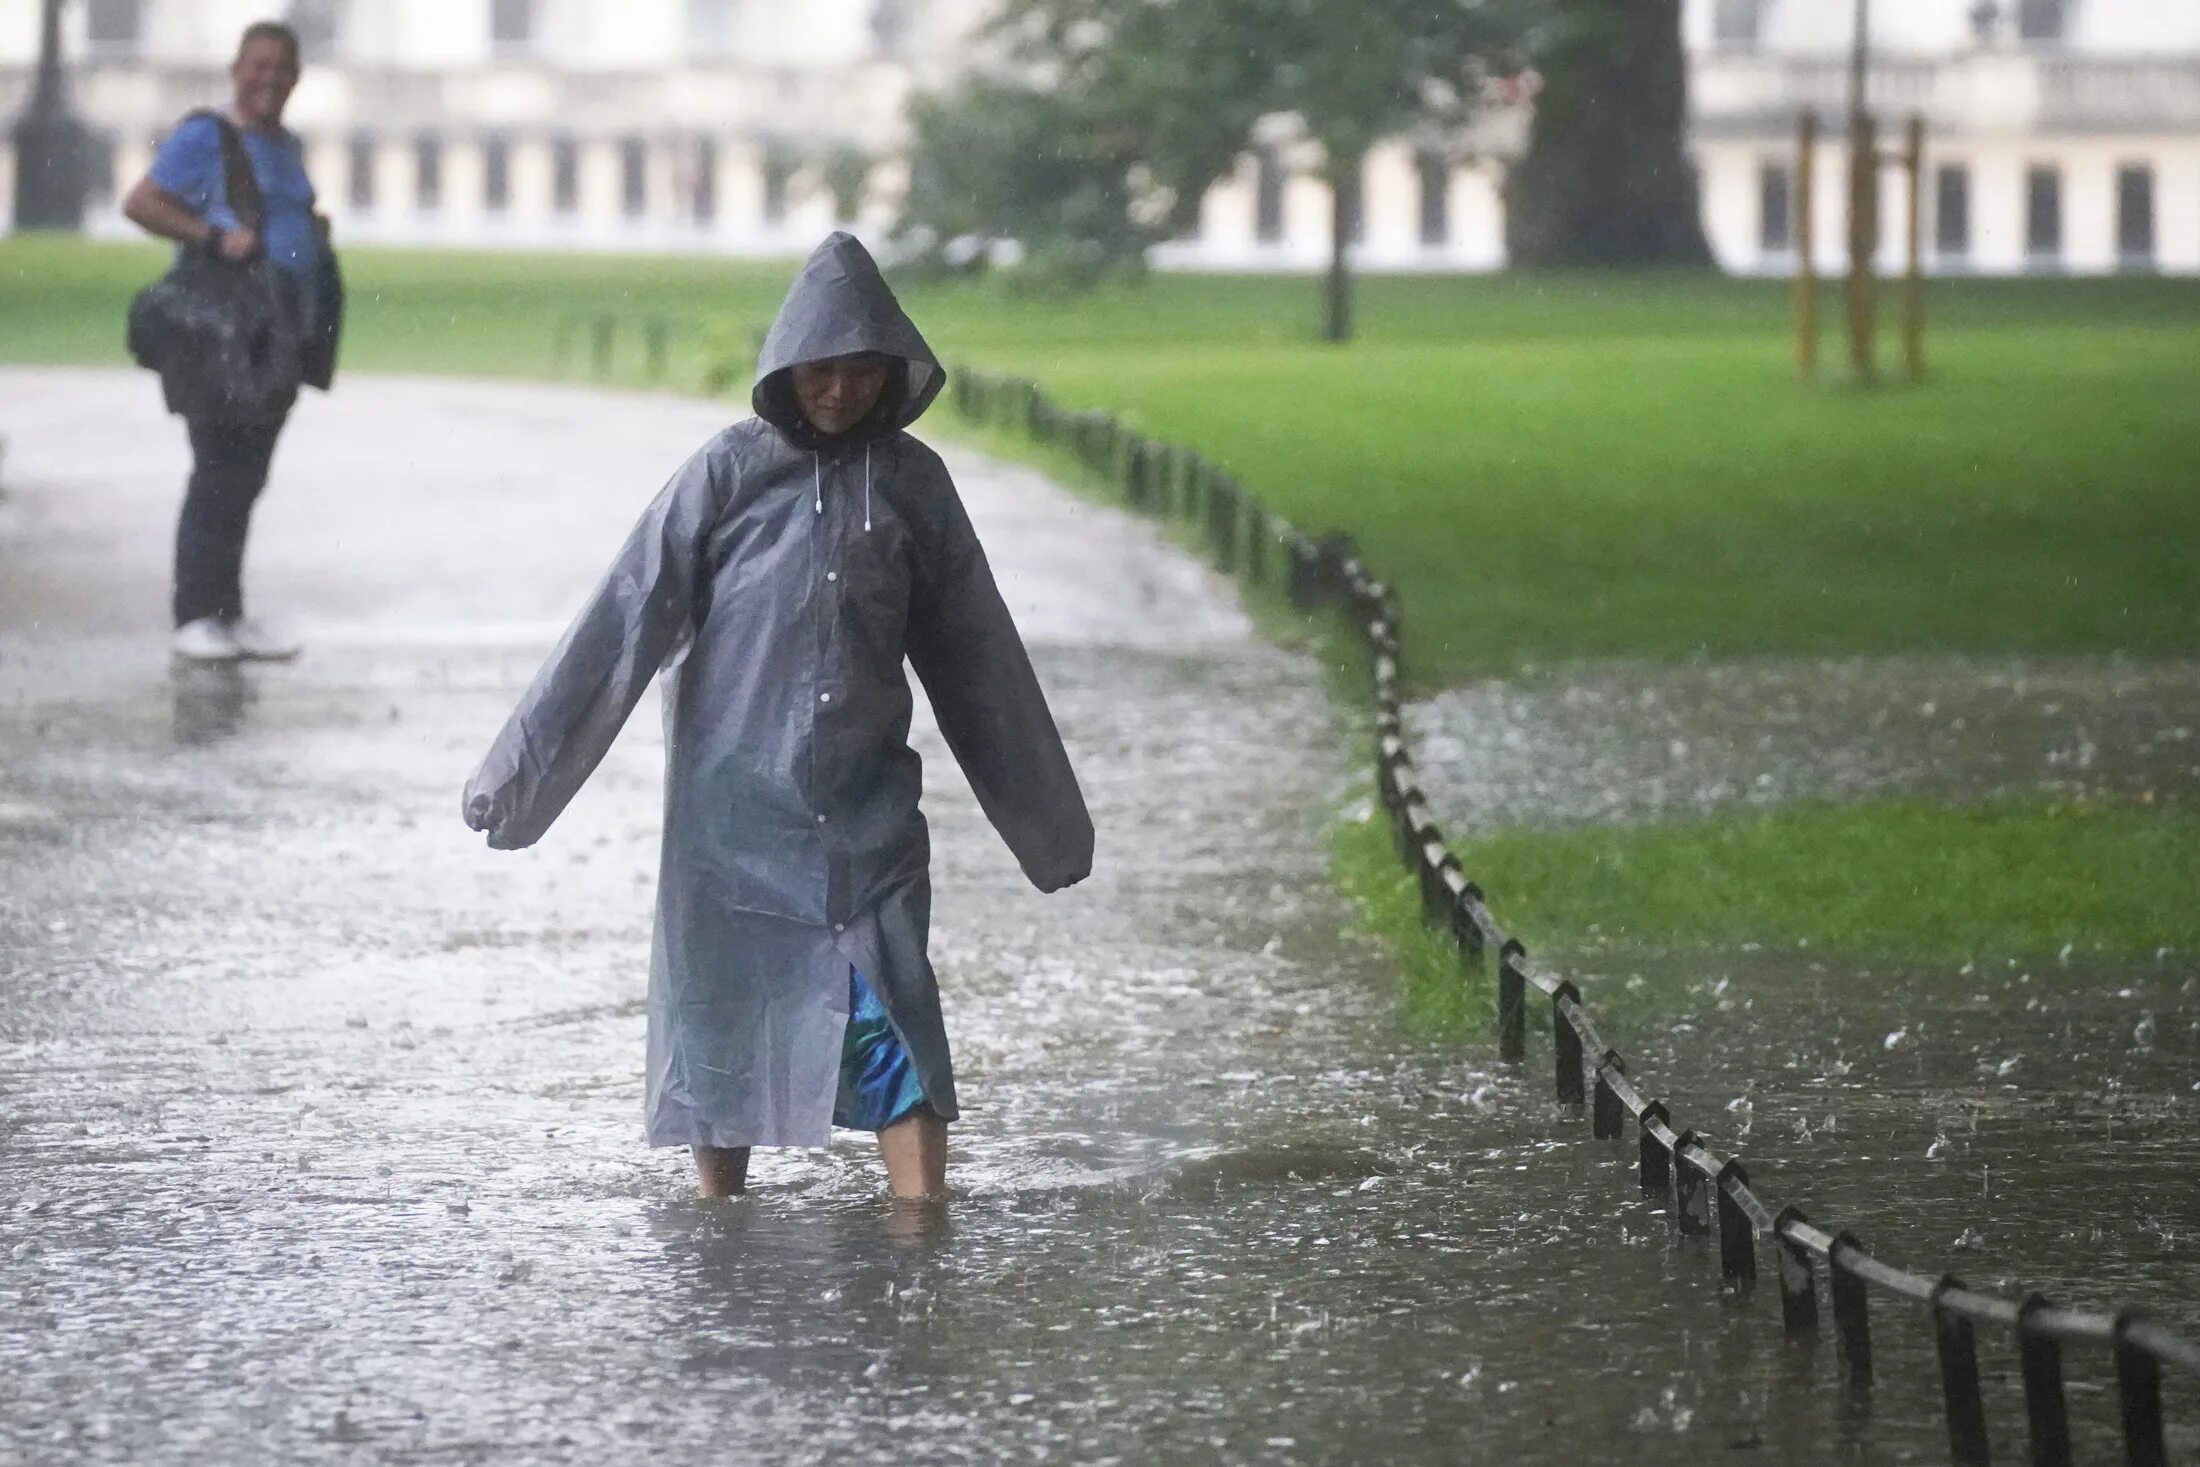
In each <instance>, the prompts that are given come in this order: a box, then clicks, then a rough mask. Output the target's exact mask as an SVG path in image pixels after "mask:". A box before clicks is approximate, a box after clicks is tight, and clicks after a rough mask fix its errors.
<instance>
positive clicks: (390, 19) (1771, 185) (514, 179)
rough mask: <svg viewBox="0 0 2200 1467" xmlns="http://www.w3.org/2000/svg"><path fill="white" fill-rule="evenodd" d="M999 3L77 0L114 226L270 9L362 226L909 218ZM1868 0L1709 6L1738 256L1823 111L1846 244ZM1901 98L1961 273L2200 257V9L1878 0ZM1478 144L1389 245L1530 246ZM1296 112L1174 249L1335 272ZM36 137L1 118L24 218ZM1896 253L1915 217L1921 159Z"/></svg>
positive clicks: (1, 187)
mask: <svg viewBox="0 0 2200 1467" xmlns="http://www.w3.org/2000/svg"><path fill="white" fill-rule="evenodd" d="M40 6H41V0H0V118H13V117H14V116H16V115H17V114H18V113H19V112H20V110H21V109H22V107H23V105H24V103H25V101H26V99H27V97H28V96H29V93H30V89H31V84H32V77H33V73H34V70H35V63H36V58H37V50H38V29H39V12H40ZM987 8H988V0H803V3H800V4H793V3H788V0H65V5H64V9H63V50H64V54H65V56H66V58H67V62H68V70H69V75H70V84H71V92H72V97H73V100H74V103H75V106H76V108H77V110H78V112H79V113H80V115H81V116H82V117H83V118H84V119H85V121H86V122H88V123H89V124H90V126H91V127H92V128H93V129H94V131H95V146H94V150H93V156H94V158H95V160H96V161H95V167H94V181H95V196H94V204H93V208H92V212H91V215H90V220H89V226H90V228H91V229H92V230H93V231H94V232H95V233H101V234H120V233H125V232H127V230H128V226H127V225H126V224H125V223H124V222H123V221H122V220H121V219H120V217H119V215H118V214H117V212H116V208H115V199H116V196H117V193H118V192H119V190H121V189H123V188H126V187H127V186H128V184H129V183H130V182H131V181H132V180H134V179H135V178H136V177H137V176H138V175H139V174H140V173H141V172H142V171H143V170H144V168H145V165H146V163H147V162H148V160H149V159H150V156H151V151H152V149H153V147H154V146H155V145H156V144H157V142H158V140H159V138H160V137H161V136H162V134H163V133H164V132H165V131H166V129H167V128H168V127H170V126H171V125H173V123H174V121H175V119H176V118H177V117H179V116H180V115H181V114H182V113H184V112H185V111H187V110H189V109H190V108H191V107H193V106H198V105H204V104H206V103H209V102H214V101H218V100H220V99H221V98H223V97H224V96H225V95H226V87H227V81H226V76H225V69H226V66H227V63H228V60H229V56H230V52H231V49H232V48H233V46H234V44H235V40H236V36H237V34H238V32H239V31H240V30H242V29H243V27H244V26H245V24H246V23H247V22H249V21H252V20H255V19H260V18H263V17H265V16H270V15H272V16H274V17H276V18H281V19H286V20H288V21H289V22H290V23H291V24H293V25H294V26H296V27H297V28H298V30H299V32H300V33H301V35H302V36H303V37H304V39H305V45H306V51H307V62H308V66H307V71H306V78H305V81H304V83H303V84H302V85H301V86H300V88H299V90H298V93H297V96H296V97H295V98H294V99H293V102H292V105H291V112H290V119H289V120H290V123H291V126H292V127H293V128H294V129H295V130H296V131H297V132H298V133H299V134H300V135H301V136H302V137H303V138H304V139H305V141H306V145H307V148H308V150H309V165H310V168H311V171H312V174H313V177H314V179H315V181H316V183H317V184H318V186H319V187H320V189H321V192H322V196H323V202H324V206H325V207H327V208H328V210H329V211H330V212H331V213H332V214H334V215H335V216H336V217H337V219H338V221H339V225H340V228H341V230H342V233H343V237H344V238H346V239H351V240H363V241H388V242H402V243H420V244H431V243H432V244H447V245H464V246H498V247H568V248H593V249H602V248H636V249H693V250H718V251H725V252H730V253H772V252H786V251H790V250H796V249H800V248H804V247H806V246H807V245H808V244H810V243H812V242H814V241H815V240H816V238H817V237H818V236H819V235H821V234H822V233H823V232H824V231H825V230H827V229H829V228H831V227H832V226H834V225H836V224H843V225H852V226H854V227H857V228H859V229H862V230H864V231H866V232H868V233H871V234H873V235H877V234H882V233H883V232H884V229H885V228H886V226H887V225H888V224H889V223H890V222H891V220H892V218H893V216H894V212H895V208H896V204H897V201H898V197H899V193H900V189H901V181H902V179H903V177H904V176H905V175H904V169H903V164H902V163H901V161H900V158H899V156H898V152H899V148H900V146H901V144H902V141H903V138H904V124H903V104H904V102H905V101H906V99H907V98H908V96H909V95H910V94H911V93H912V92H913V91H915V90H919V89H925V88H933V87H938V86H942V85H946V84H950V83H952V81H953V80H954V78H955V77H956V76H957V75H958V74H960V73H961V72H962V71H963V70H964V69H966V68H967V67H969V66H970V65H972V64H973V63H974V62H975V61H976V60H977V59H979V58H980V57H982V55H983V48H982V46H980V45H978V44H977V43H976V42H974V40H973V32H974V31H975V29H976V27H977V25H978V23H979V21H980V20H981V19H982V17H983V15H984V13H985V11H986V9H987ZM1850 17H1851V6H1850V4H1849V3H1847V0H1687V8H1686V10H1685V13H1684V22H1683V24H1684V35H1685V39H1686V42H1687V45H1688V48H1689V54H1690V58H1691V61H1690V66H1691V75H1690V86H1691V105H1692V109H1693V127H1692V135H1693V139H1694V148H1695V156H1696V160H1697V164H1698V167H1699V169H1700V173H1701V179H1702V186H1703V206H1704V219H1705V225H1706V228H1707V231H1708V233H1709V236H1710V240H1711V244H1712V248H1713V250H1714V252H1715V253H1716V255H1717V256H1718V258H1719V260H1720V262H1721V263H1722V264H1724V265H1725V266H1726V267H1727V268H1728V269H1730V270H1734V271H1739V272H1785V271H1787V270H1789V269H1791V268H1792V267H1793V264H1794V261H1795V253H1796V249H1797V246H1798V241H1797V240H1796V238H1795V231H1794V204H1795V199H1794V190H1795V176H1796V169H1795V156H1794V155H1795V142H1794V138H1795V119H1796V114H1797V111H1798V109H1800V108H1802V107H1805V106H1808V107H1812V108H1815V109H1817V110H1818V112H1819V114H1820V117H1821V120H1822V122H1823V123H1824V124H1825V132H1826V141H1825V142H1824V143H1823V144H1822V155H1821V157H1820V159H1819V160H1818V167H1817V169H1816V174H1817V185H1816V186H1817V189H1818V197H1817V199H1816V200H1815V203H1816V236H1817V237H1816V238H1815V240H1813V241H1812V247H1813V249H1814V250H1815V251H1816V252H1817V254H1818V256H1819V257H1820V259H1821V260H1822V262H1823V263H1824V264H1825V265H1826V266H1827V268H1829V269H1830V268H1834V267H1836V266H1837V264H1838V257H1839V255H1840V253H1841V249H1842V240H1843V232H1844V228H1845V225H1844V222H1843V208H1842V199H1841V197H1840V193H1841V189H1842V166H1841V156H1842V148H1841V142H1840V137H1839V131H1840V118H1841V115H1842V113H1843V111H1844V109H1845V106H1846V84H1847V82H1846V77H1847V71H1846V68H1847V58H1848V46H1849V39H1850ZM1872 40H1873V54H1872V67H1871V83H1870V98H1871V103H1872V106H1873V107H1874V109H1875V110H1876V111H1877V113H1878V114H1879V116H1880V117H1881V119H1882V121H1883V124H1884V125H1886V126H1887V127H1888V128H1889V129H1890V130H1891V129H1893V128H1896V127H1898V126H1899V123H1900V121H1901V119H1902V118H1904V117H1906V116H1907V115H1908V114H1909V113H1911V112H1913V111H1917V112H1922V113H1923V114H1924V116H1925V119H1926V124H1927V128H1928V133H1927V137H1928V145H1927V146H1928V166H1927V182H1926V187H1925V191H1924V204H1923V209H1924V211H1925V214H1926V218H1925V221H1924V223H1925V229H1924V238H1925V247H1926V253H1927V260H1928V264H1929V266H1930V268H1932V269H1935V270H1938V271H1943V272H1955V271H1977V272H1981V273H2012V272H2025V271H2031V272H2051V271H2069V272H2106V271H2114V270H2124V269H2156V270H2165V271H2196V270H2200V3H2196V0H1899V3H1890V0H1878V3H1877V4H1875V5H1874V7H1873V37H1872ZM1529 90H1530V89H1526V88H1524V89H1521V90H1518V91H1514V92H1509V93H1506V94H1504V95H1502V96H1501V97H1500V98H1499V100H1498V104H1497V106H1496V107H1495V108H1494V110H1493V111H1492V113H1491V114H1490V115H1489V116H1488V118H1487V119H1486V121H1485V123H1484V124H1483V126H1482V127H1481V129H1480V130H1479V131H1478V133H1477V134H1476V135H1475V136H1474V137H1471V138H1469V139H1468V140H1467V146H1466V148H1465V149H1464V151H1463V153H1462V151H1461V150H1459V149H1457V148H1454V149H1451V150H1449V151H1446V152H1441V153H1439V152H1434V151H1428V150H1422V149H1419V148H1416V147H1415V146H1414V145H1413V144H1412V143H1411V142H1410V141H1405V140H1401V141H1398V142H1395V143H1393V144H1391V145H1389V146H1387V147H1385V148H1381V149H1378V150H1377V151H1376V152H1375V153H1374V154H1373V155H1372V156H1371V157H1370V159H1369V162H1368V172H1367V178H1366V184H1365V203H1364V207H1363V214H1362V218H1361V220H1360V224H1359V233H1358V240H1357V245H1356V255H1357V257H1358V261H1359V263H1360V264H1361V265H1362V266H1363V267H1364V268H1369V269H1377V270H1381V269H1436V270H1446V269H1489V268H1493V267H1495V266H1498V265H1500V264H1502V263H1503V259H1504V245H1503V235H1504V231H1503V179H1504V169H1505V164H1506V160H1507V158H1508V157H1509V156H1511V155H1512V154H1513V153H1514V152H1516V151H1517V149H1518V148H1519V146H1520V140H1521V138H1522V136H1523V135H1524V123H1525V118H1526V112H1527V108H1528V106H1529V105H1531V103H1530V99H1529V95H1528V91H1529ZM1309 162H1310V160H1309V159H1308V158H1307V157H1306V156H1303V155H1302V154H1301V153H1299V152H1297V151H1295V150H1294V148H1293V146H1292V145H1291V144H1290V142H1289V141H1288V139H1287V138H1282V139H1279V141H1278V143H1277V144H1276V146H1274V147H1269V148H1262V149H1259V150H1257V151H1256V152H1254V153H1252V154H1250V155H1248V156H1247V157H1246V158H1244V159H1243V160H1242V161H1241V164H1240V167H1239V169H1238V171H1237V173H1236V174H1235V176H1233V177H1232V178H1230V179H1228V180H1226V181H1225V182H1223V183H1222V184H1219V185H1217V186H1216V187H1215V188H1214V189H1213V190H1212V191H1211V192H1210V193H1209V194H1208V196H1207V198H1206V200H1205V201H1204V204H1203V206H1202V209H1201V217H1200V226H1199V229H1198V230H1197V232H1196V233H1195V234H1193V235H1191V236H1189V237H1187V238H1184V239H1180V240H1177V241H1173V242H1172V243H1170V244H1168V245H1165V246H1163V247H1161V250H1160V251H1159V255H1160V259H1161V262H1162V263H1164V264H1169V265H1177V266H1189V267H1206V268H1220V269H1279V268H1280V269H1295V268H1303V269H1314V268H1319V267H1320V266H1321V265H1322V264H1324V263H1325V262H1326V260H1327V250H1328V226H1329V199H1328V189H1327V187H1326V185H1324V184H1323V183H1322V182H1321V181H1320V180H1319V179H1318V178H1317V177H1315V176H1314V174H1313V172H1312V170H1311V168H1310V166H1309ZM12 169H13V159H12V157H10V156H8V154H7V151H6V147H5V143H4V141H0V211H4V210H5V209H6V208H7V201H8V199H9V198H10V197H11V196H12V193H13V189H12V187H10V183H11V175H12ZM1885 185H1886V189H1887V195H1886V199H1885V201H1884V204H1883V206H1882V209H1881V218H1882V220H1883V221H1884V224H1885V228H1884V230H1883V238H1884V240H1885V242H1886V247H1887V254H1888V259H1889V262H1890V263H1892V261H1893V256H1894V249H1895V245H1896V243H1897V242H1898V241H1899V240H1900V239H1901V237H1902V232H1903V224H1904V221H1903V201H1902V198H1901V196H1900V191H1899V186H1898V184H1897V181H1896V179H1895V177H1894V175H1893V174H1892V173H1891V172H1890V174H1889V175H1888V177H1887V178H1886V180H1885Z"/></svg>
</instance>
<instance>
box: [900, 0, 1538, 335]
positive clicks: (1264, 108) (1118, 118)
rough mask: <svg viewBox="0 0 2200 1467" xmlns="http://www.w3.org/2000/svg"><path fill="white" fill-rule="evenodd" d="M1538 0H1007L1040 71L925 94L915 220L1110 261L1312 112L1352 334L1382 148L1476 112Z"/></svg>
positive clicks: (1023, 68)
mask: <svg viewBox="0 0 2200 1467" xmlns="http://www.w3.org/2000/svg"><path fill="white" fill-rule="evenodd" d="M1529 9H1530V0H1197V3H1191V0H1007V4H1006V5H1005V6H1004V8H1003V10H1002V12H1001V15H1000V17H999V19H998V20H997V21H996V23H995V29H994V35H995V36H996V37H997V38H998V39H1000V40H1002V41H1003V42H1005V44H1006V49H1007V52H1008V55H1009V57H1010V58H1011V60H1012V62H1013V63H1014V64H1015V65H1016V66H1017V67H1018V68H1019V72H1020V76H1021V77H1022V78H1023V79H1019V80H1015V81H1005V80H1000V79H993V80H987V81H981V82H977V83H973V84H972V85H970V86H969V87H967V88H966V89H965V90H964V91H963V92H962V93H960V94H959V95H957V96H954V97H949V98H943V99H936V100H933V101H930V102H927V103H925V104H923V105H922V106H920V107H919V109H918V112H917V154H918V158H919V165H918V167H919V176H920V181H919V183H918V184H917V186H916V187H914V188H913V190H912V198H911V208H910V211H909V223H910V224H911V226H912V227H913V229H914V231H915V232H917V233H918V234H920V235H922V234H928V235H930V236H932V237H934V238H938V239H949V238H954V237H956V234H957V233H958V232H960V233H962V234H964V235H971V236H976V237H979V238H986V239H991V238H1001V237H1009V236H1013V237H1015V238H1018V239H1020V240H1022V241H1023V242H1024V243H1025V244H1026V245H1027V246H1033V245H1037V246H1039V247H1040V248H1052V249H1057V250H1068V251H1072V252H1074V253H1076V254H1077V255H1078V256H1080V257H1082V258H1089V259H1091V260H1093V261H1095V262H1097V266H1098V268H1106V267H1107V266H1109V265H1113V264H1119V263H1123V262H1126V261H1129V260H1132V259H1134V258H1137V257H1140V256H1142V255H1143V252H1144V250H1145V248H1146V247H1147V246H1148V245H1150V244H1153V243H1155V242H1157V241H1159V240H1162V239H1166V238H1169V237H1171V236H1173V235H1177V234H1181V233H1184V232H1185V231H1187V230H1188V229H1189V228H1190V227H1191V226H1192V225H1193V224H1194V223H1195V222H1196V221H1197V218H1198V210H1199V203H1200V200H1201V198H1202V197H1203V196H1204V195H1205V193H1206V192H1207V190H1208V188H1209V187H1211V186H1212V185H1213V184H1214V183H1216V182H1217V181H1218V180H1220V179H1222V178H1223V177H1226V176H1227V175H1228V174H1229V173H1230V172H1231V171H1232V170H1233V169H1234V168H1235V167H1236V164H1237V160H1238V158H1239V156H1240V155H1241V154H1243V153H1244V152H1245V150H1246V149H1247V147H1248V146H1249V145H1251V143H1252V142H1253V141H1254V139H1255V136H1256V130H1257V129H1261V128H1264V127H1270V128H1272V127H1275V126H1276V125H1277V123H1278V122H1285V124H1286V125H1288V122H1287V120H1288V119H1295V120H1296V124H1297V126H1298V127H1299V128H1301V129H1302V130H1303V133H1304V135H1305V136H1306V137H1308V138H1310V139H1311V140H1312V141H1314V142H1315V143H1317V144H1318V145H1319V146H1320V150H1321V155H1322V159H1323V162H1322V171H1323V173H1324V176H1325V177H1327V178H1328V179H1329V180H1330V182H1331V183H1332V185H1333V186H1334V188H1335V194H1336V197H1337V200H1338V207H1337V209H1336V211H1335V217H1334V219H1333V225H1334V229H1333V234H1334V238H1333V239H1332V258H1333V261H1334V265H1333V269H1332V272H1331V280H1330V291H1329V304H1330V309H1329V312H1328V319H1327V324H1328V326H1329V328H1330V332H1331V334H1332V335H1337V336H1342V335H1344V334H1348V332H1349V313H1348V311H1346V310H1343V309H1341V307H1342V306H1343V305H1344V302H1343V301H1342V300H1340V290H1341V287H1342V285H1343V284H1344V282H1345V280H1346V276H1345V274H1344V271H1343V266H1344V261H1345V255H1344V250H1345V246H1346V244H1347V243H1348V229H1347V226H1348V223H1349V219H1350V216H1351V215H1352V213H1354V212H1355V211H1356V209H1357V206H1358V191H1359V178H1360V171H1361V169H1362V167H1363V166H1364V164H1365V161H1366V158H1367V154H1368V151H1369V150H1370V149H1371V148H1372V147H1373V146H1374V145H1375V144H1376V143H1377V142H1379V141H1381V140H1382V139H1384V138H1387V137H1392V136H1396V135H1398V134H1400V133H1404V132H1412V131H1419V132H1437V131H1442V130H1446V129H1451V128H1456V127H1457V126H1459V125H1461V124H1462V123H1464V122H1465V121H1466V120H1467V119H1468V117H1469V116H1470V115H1471V113H1472V111H1473V109H1474V107H1475V105H1476V103H1477V102H1478V101H1479V99H1480V98H1481V96H1482V95H1483V91H1484V82H1485V79H1486V77H1487V76H1488V75H1489V74H1490V73H1491V72H1493V71H1495V70H1502V69H1505V68H1507V67H1508V66H1510V65H1511V64H1513V59H1514V57H1515V55H1516V48H1517V45H1518V42H1519V38H1520V36H1521V34H1522V23H1523V17H1524V16H1525V15H1526V14H1527V13H1528V11H1529ZM1271 119H1273V120H1274V121H1271ZM1035 127H1036V128H1040V129H1044V130H1027V129H1030V128H1035ZM989 133H990V134H991V135H990V136H988V134H989ZM1035 139H1043V140H1044V141H1043V142H1040V143H1038V144H1037V145H1036V146H1035V145H1034V140H1035ZM951 153H952V154H953V155H954V156H950V154H951ZM1049 190H1057V191H1058V192H1054V193H1051V194H1050V193H1049Z"/></svg>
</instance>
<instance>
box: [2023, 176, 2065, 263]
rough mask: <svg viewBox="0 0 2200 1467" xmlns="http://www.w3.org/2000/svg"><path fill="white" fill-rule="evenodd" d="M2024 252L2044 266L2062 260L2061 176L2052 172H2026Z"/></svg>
mask: <svg viewBox="0 0 2200 1467" xmlns="http://www.w3.org/2000/svg"><path fill="white" fill-rule="evenodd" d="M2024 252H2025V254H2027V255H2029V256H2030V257H2031V258H2032V259H2033V260H2035V261H2037V262H2039V263H2041V264H2048V263H2052V262H2054V261H2056V260H2059V259H2061V258H2062V174H2061V173H2059V172H2057V171H2056V170H2055V169H2053V168H2032V169H2028V170H2026V172H2025V175H2024Z"/></svg>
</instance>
